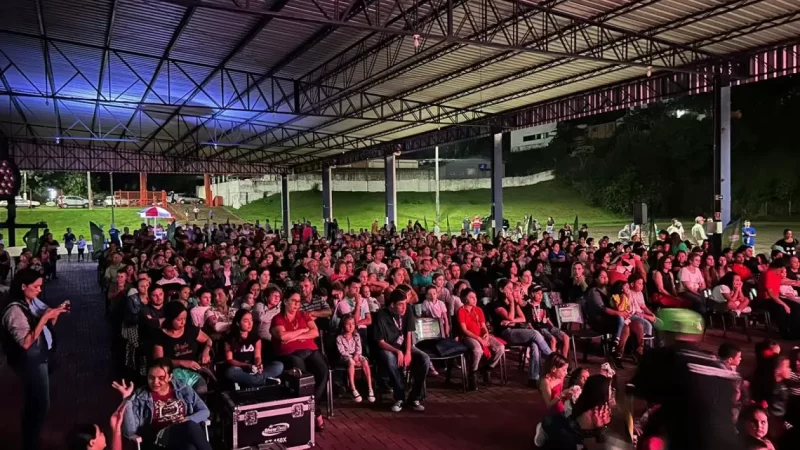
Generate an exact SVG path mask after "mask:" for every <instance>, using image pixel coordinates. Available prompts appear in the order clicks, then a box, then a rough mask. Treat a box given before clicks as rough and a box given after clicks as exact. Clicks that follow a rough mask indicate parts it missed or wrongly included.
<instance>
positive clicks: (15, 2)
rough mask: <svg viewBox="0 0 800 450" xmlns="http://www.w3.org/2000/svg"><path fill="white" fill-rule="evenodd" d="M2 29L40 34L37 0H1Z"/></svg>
mask: <svg viewBox="0 0 800 450" xmlns="http://www.w3.org/2000/svg"><path fill="white" fill-rule="evenodd" d="M0 29H3V30H11V31H19V32H22V33H31V34H39V26H38V24H37V20H36V2H33V1H31V0H3V1H2V2H0ZM3 39H5V37H4V38H3Z"/></svg>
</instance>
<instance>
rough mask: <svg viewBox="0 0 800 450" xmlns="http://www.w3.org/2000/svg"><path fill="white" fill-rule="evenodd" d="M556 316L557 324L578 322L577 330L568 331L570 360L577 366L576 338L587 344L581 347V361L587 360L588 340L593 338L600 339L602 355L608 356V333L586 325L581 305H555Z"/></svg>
mask: <svg viewBox="0 0 800 450" xmlns="http://www.w3.org/2000/svg"><path fill="white" fill-rule="evenodd" d="M556 317H557V319H558V324H559V326H563V325H565V324H572V323H575V324H578V325H579V329H578V330H570V333H569V341H570V346H571V347H572V361H573V363H574V364H575V366H576V367H577V365H578V350H577V348H576V347H575V340H576V339H578V340H580V341H587V344H586V345H584V348H583V361H584V362H585V361H588V359H589V346H588V342H591V341H593V340H595V339H598V338H599V339H600V345H601V346H602V348H603V355H604V356H605V357H606V358H608V354H609V349H608V344H609V335H608V334H603V333H599V332H597V331H594V330H592V329H591V328H588V327H587V326H586V321H585V320H584V318H583V310H582V308H581V305H580V304H578V303H565V304H563V305H561V306H558V307H556Z"/></svg>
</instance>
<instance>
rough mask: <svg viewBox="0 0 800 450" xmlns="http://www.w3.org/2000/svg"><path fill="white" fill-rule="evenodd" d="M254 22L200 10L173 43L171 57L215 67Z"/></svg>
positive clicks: (245, 18) (242, 16) (255, 19)
mask: <svg viewBox="0 0 800 450" xmlns="http://www.w3.org/2000/svg"><path fill="white" fill-rule="evenodd" d="M258 21H259V18H258V17H253V16H249V15H243V14H237V13H232V12H227V11H216V10H209V9H203V8H200V9H198V10H197V11H195V13H194V15H193V16H192V19H191V20H190V21H189V24H188V25H187V27H186V31H184V32H183V34H182V35H181V37H180V38H179V39H178V41H177V42H176V43H175V48H174V49H173V50H172V54H171V56H172V57H174V58H176V59H182V60H186V61H192V62H198V63H201V64H209V65H217V64H219V63H220V61H222V59H223V58H225V57H226V56H227V55H228V54H229V53H230V52H231V51H232V50H233V49H234V48H235V47H236V46H237V45H238V44H239V42H240V41H241V40H242V39H243V38H244V37H245V36H246V35H247V34H248V33H249V32H250V31H251V29H252V28H253V27H254V26H255V25H256V23H257V22H258Z"/></svg>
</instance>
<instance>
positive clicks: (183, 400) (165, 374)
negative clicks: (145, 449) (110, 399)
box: [122, 358, 211, 450]
mask: <svg viewBox="0 0 800 450" xmlns="http://www.w3.org/2000/svg"><path fill="white" fill-rule="evenodd" d="M172 375H173V374H172V362H171V361H170V360H169V359H167V358H160V359H156V360H154V361H153V362H151V363H150V365H149V366H148V368H147V385H146V386H143V387H140V388H138V389H136V390H135V391H133V393H132V394H131V395H130V397H128V398H127V400H126V402H127V406H126V407H125V418H124V420H123V422H122V434H123V435H124V436H125V437H126V438H128V439H134V438H135V437H136V436H139V437H141V438H142V442H143V443H144V444H146V445H150V446H153V447H155V448H166V449H168V450H211V445H210V444H209V443H208V441H207V440H206V435H205V432H204V431H203V426H204V425H201V424H204V422H205V421H206V420H207V419H208V418H209V416H210V413H209V410H208V407H207V406H206V404H205V403H204V402H203V400H202V399H201V398H200V396H199V395H197V393H196V392H195V391H194V389H192V388H191V387H189V386H187V385H185V384H183V383H182V382H180V381H178V380H176V379H174V378H173V376H172Z"/></svg>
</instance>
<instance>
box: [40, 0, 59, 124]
mask: <svg viewBox="0 0 800 450" xmlns="http://www.w3.org/2000/svg"><path fill="white" fill-rule="evenodd" d="M36 19H37V21H38V23H39V36H41V37H42V38H46V37H47V28H46V27H45V24H44V9H43V8H42V0H36ZM42 56H43V58H44V71H45V74H46V76H47V82H48V84H49V85H50V92H56V83H55V79H54V78H53V65H52V62H51V60H50V48H49V47H48V46H47V42H46V41H45V40H42ZM53 112H55V114H56V121H57V123H58V134H59V136H60V135H61V113H60V111H59V110H58V104H57V103H56V102H53Z"/></svg>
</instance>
